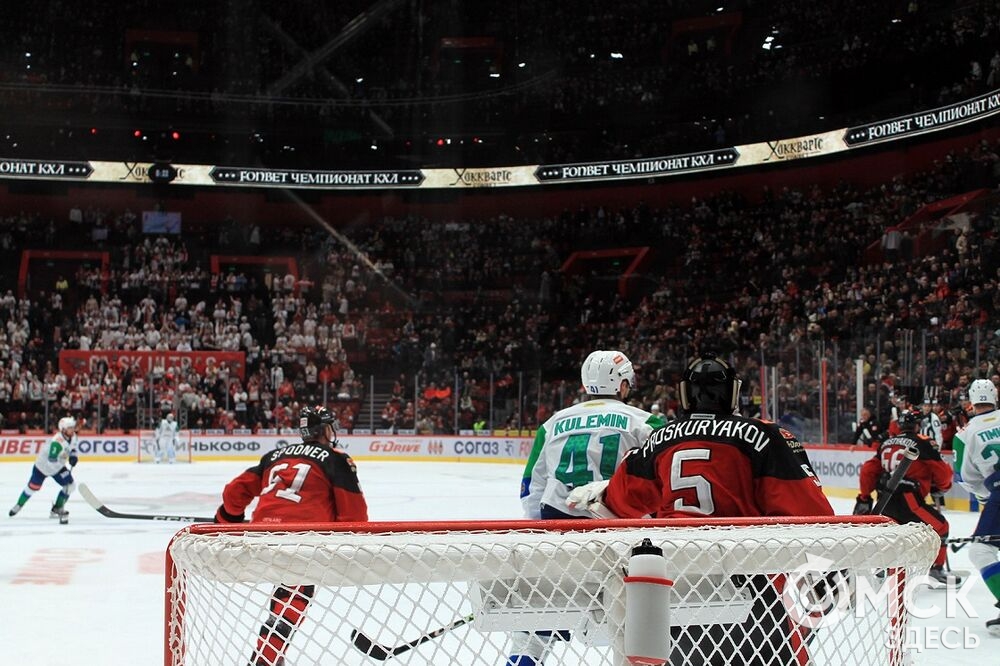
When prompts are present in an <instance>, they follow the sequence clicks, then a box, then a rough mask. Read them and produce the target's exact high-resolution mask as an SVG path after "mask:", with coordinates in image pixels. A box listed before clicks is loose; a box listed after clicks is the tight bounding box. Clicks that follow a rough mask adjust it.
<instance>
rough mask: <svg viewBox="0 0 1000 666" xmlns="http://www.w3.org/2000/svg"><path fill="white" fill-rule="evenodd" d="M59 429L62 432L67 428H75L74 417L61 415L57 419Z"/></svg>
mask: <svg viewBox="0 0 1000 666" xmlns="http://www.w3.org/2000/svg"><path fill="white" fill-rule="evenodd" d="M59 430H60V431H63V432H65V431H67V430H76V419H74V418H73V417H72V416H64V417H62V418H61V419H59Z"/></svg>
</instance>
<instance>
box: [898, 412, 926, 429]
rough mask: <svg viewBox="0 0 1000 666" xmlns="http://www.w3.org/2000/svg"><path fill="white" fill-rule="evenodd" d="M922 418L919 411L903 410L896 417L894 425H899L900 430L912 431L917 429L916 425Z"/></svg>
mask: <svg viewBox="0 0 1000 666" xmlns="http://www.w3.org/2000/svg"><path fill="white" fill-rule="evenodd" d="M923 416H924V415H923V414H921V413H920V411H919V410H916V409H904V410H902V411H900V412H899V416H897V417H896V423H897V424H899V429H900V430H905V431H913V430H916V429H917V425H919V423H920V421H921V419H923Z"/></svg>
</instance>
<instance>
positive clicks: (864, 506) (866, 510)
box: [852, 495, 872, 516]
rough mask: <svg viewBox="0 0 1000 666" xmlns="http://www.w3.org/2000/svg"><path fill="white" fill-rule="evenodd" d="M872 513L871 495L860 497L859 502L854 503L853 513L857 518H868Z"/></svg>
mask: <svg viewBox="0 0 1000 666" xmlns="http://www.w3.org/2000/svg"><path fill="white" fill-rule="evenodd" d="M871 512H872V498H871V495H858V498H857V500H856V501H855V502H854V511H853V512H852V513H853V514H854V515H855V516H867V515H868V514H870V513H871Z"/></svg>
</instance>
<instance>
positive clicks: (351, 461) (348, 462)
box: [332, 447, 358, 474]
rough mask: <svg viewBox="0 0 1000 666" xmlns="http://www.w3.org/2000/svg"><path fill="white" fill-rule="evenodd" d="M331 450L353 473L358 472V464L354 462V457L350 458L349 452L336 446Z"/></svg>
mask: <svg viewBox="0 0 1000 666" xmlns="http://www.w3.org/2000/svg"><path fill="white" fill-rule="evenodd" d="M332 451H333V452H334V453H336V454H337V456H338V457H339V458H340V459H341V460H343V461H344V464H346V465H347V466H348V467H350V468H351V471H352V472H354V473H355V474H357V473H358V466H357V465H356V464H354V458H352V457H351V456H350V454H349V453H347V451H345V450H344V449H338V448H337V447H334V448H333V449H332Z"/></svg>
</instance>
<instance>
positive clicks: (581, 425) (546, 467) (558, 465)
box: [507, 350, 664, 666]
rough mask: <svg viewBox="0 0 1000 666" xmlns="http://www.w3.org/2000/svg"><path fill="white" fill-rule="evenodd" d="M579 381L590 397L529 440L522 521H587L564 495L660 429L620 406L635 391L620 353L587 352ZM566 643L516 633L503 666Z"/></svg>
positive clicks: (561, 635) (607, 474)
mask: <svg viewBox="0 0 1000 666" xmlns="http://www.w3.org/2000/svg"><path fill="white" fill-rule="evenodd" d="M580 381H581V382H582V384H583V388H584V390H585V391H586V392H587V394H588V395H589V396H591V398H590V399H589V400H586V401H584V402H581V403H579V404H576V405H572V406H570V407H567V408H566V409H563V410H560V411H558V412H556V413H555V414H553V415H552V417H551V418H549V420H548V421H546V422H545V423H544V424H542V426H541V427H540V428H539V429H538V432H537V433H536V435H535V443H534V447H533V448H532V450H531V455H530V456H529V458H528V463H527V465H526V466H525V468H524V478H523V479H522V480H521V504H522V506H523V507H524V513H525V516H527V517H528V518H535V519H538V518H541V519H544V520H555V519H566V518H591V517H593V513H591V512H590V511H588V510H586V509H584V508H579V509H578V508H574V507H569V506H567V505H566V498H567V497H568V496H569V494H570V492H571V491H572V490H573V489H574V488H576V487H578V486H582V485H586V484H588V483H591V482H593V481H601V480H605V479H609V478H611V475H612V474H613V473H614V471H615V468H616V467H617V466H618V463H619V462H621V459H622V456H623V455H625V452H627V451H628V450H629V449H633V448H635V447H637V446H639V445H640V444H642V442H644V441H645V440H646V437H648V436H649V434H650V433H651V432H652V431H653V430H654V429H655V428H659V427H660V426H662V425H663V424H664V420H663V417H662V416H660V415H658V414H651V413H650V412H647V411H645V410H642V409H639V408H638V407H633V406H632V405H627V404H625V402H624V401H625V400H626V399H627V398H628V395H629V392H630V391H631V390H632V388H633V387H634V386H635V372H634V370H633V369H632V362H631V361H629V359H628V357H627V356H625V354H623V353H622V352H620V351H609V350H598V351H595V352H592V353H591V354H590V355H589V356H587V359H586V360H585V361H584V362H583V366H582V367H581V368H580ZM568 639H569V632H567V631H559V632H548V631H542V632H535V633H526V632H523V633H522V632H519V633H516V634H514V636H513V641H512V642H513V646H512V653H511V656H510V657H509V658H508V660H507V664H508V666H536V665H538V664H541V663H542V662H543V659H544V658H545V656H546V654H547V653H548V651H549V647H550V645H551V644H552V643H553V642H555V641H558V640H568Z"/></svg>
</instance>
